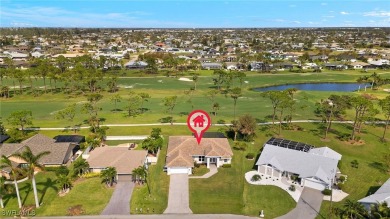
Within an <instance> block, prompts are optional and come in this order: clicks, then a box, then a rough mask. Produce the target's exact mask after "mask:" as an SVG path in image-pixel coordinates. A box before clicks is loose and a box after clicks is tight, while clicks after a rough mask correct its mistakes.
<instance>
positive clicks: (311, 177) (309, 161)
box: [256, 138, 341, 191]
mask: <svg viewBox="0 0 390 219" xmlns="http://www.w3.org/2000/svg"><path fill="white" fill-rule="evenodd" d="M339 160H341V154H339V153H337V152H336V151H334V150H332V149H330V148H328V147H320V148H315V147H314V146H311V145H307V144H304V143H300V142H295V141H290V140H286V139H275V138H271V139H270V140H269V141H268V142H267V143H266V144H265V145H264V147H263V151H262V152H261V154H260V157H259V159H258V160H257V162H256V165H257V167H258V169H257V171H258V172H259V173H260V175H263V176H265V177H272V178H275V179H279V180H281V178H282V177H291V176H296V177H298V181H299V182H300V185H301V186H306V187H310V188H313V189H317V190H321V191H322V190H324V189H326V188H330V187H331V185H332V184H333V182H335V181H336V180H335V177H336V174H337V173H338V172H339V170H338V168H337V164H338V162H339Z"/></svg>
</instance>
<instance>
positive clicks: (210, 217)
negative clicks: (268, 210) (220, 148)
mask: <svg viewBox="0 0 390 219" xmlns="http://www.w3.org/2000/svg"><path fill="white" fill-rule="evenodd" d="M95 218H96V219H114V218H118V219H255V218H258V217H247V216H242V215H232V214H159V215H156V214H154V215H127V216H125V215H98V216H93V215H91V216H60V217H34V219H95Z"/></svg>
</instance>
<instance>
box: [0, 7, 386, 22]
mask: <svg viewBox="0 0 390 219" xmlns="http://www.w3.org/2000/svg"><path fill="white" fill-rule="evenodd" d="M0 27H100V28H104V27H107V28H251V27H253V28H262V27H390V1H389V0H295V1H293V0H241V1H240V0H181V1H178V0H160V1H157V0H154V1H153V0H143V1H140V0H109V1H108V0H0Z"/></svg>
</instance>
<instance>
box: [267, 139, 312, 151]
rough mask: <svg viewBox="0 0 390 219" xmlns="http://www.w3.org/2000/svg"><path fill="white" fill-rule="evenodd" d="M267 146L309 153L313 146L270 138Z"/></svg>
mask: <svg viewBox="0 0 390 219" xmlns="http://www.w3.org/2000/svg"><path fill="white" fill-rule="evenodd" d="M267 144H269V145H274V146H278V147H283V148H288V149H292V150H297V151H304V152H309V151H310V149H312V148H314V146H313V145H309V144H305V143H302V142H296V141H291V140H287V139H282V138H274V137H272V138H270V139H269V140H268V141H267Z"/></svg>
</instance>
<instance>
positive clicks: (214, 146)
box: [166, 136, 233, 175]
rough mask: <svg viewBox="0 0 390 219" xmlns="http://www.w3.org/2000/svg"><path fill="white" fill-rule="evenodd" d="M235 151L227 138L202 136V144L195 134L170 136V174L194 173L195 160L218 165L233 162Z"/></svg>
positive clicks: (167, 159) (168, 157) (168, 153)
mask: <svg viewBox="0 0 390 219" xmlns="http://www.w3.org/2000/svg"><path fill="white" fill-rule="evenodd" d="M232 156H233V151H232V149H231V148H230V145H229V142H228V140H227V139H226V138H205V137H203V138H202V141H201V142H200V144H198V142H197V141H196V138H195V137H193V136H170V137H169V143H168V152H167V157H166V168H167V173H168V175H170V174H175V173H187V174H188V175H190V174H192V168H193V167H194V162H196V163H198V164H206V165H207V168H210V165H216V166H217V167H220V166H222V165H223V164H231V161H232Z"/></svg>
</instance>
